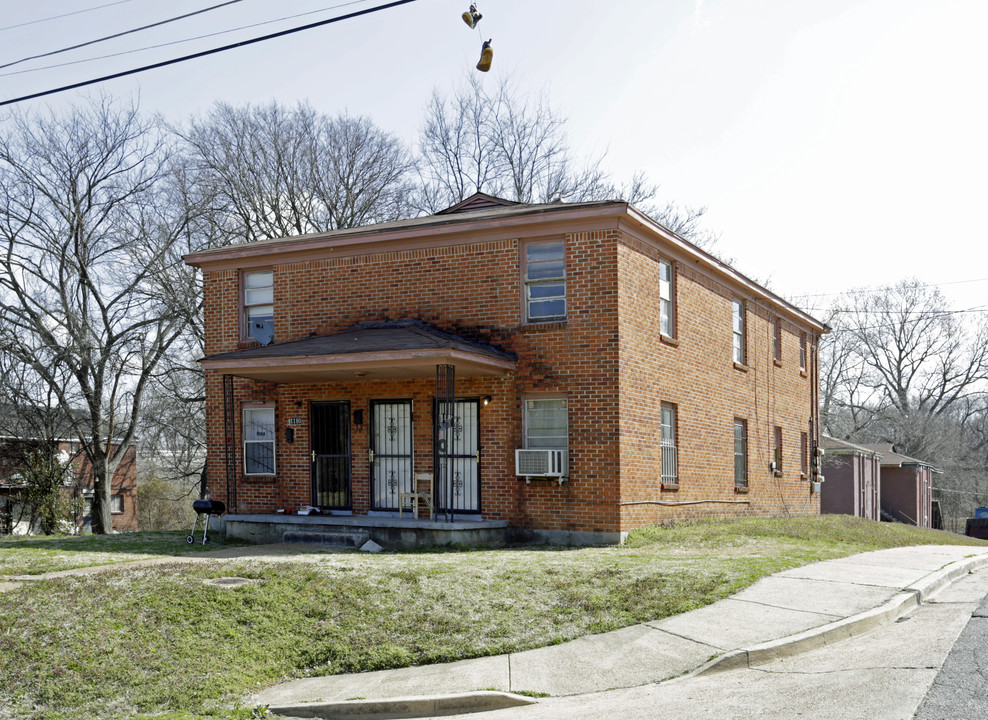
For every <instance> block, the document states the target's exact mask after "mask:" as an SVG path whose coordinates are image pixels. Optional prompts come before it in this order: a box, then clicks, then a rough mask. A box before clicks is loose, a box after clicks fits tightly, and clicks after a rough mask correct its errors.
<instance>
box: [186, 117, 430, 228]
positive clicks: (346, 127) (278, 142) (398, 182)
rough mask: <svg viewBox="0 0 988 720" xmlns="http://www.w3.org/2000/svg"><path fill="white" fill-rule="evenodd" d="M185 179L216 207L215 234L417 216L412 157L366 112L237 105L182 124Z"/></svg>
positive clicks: (206, 204) (199, 201) (196, 197)
mask: <svg viewBox="0 0 988 720" xmlns="http://www.w3.org/2000/svg"><path fill="white" fill-rule="evenodd" d="M174 132H175V133H176V134H177V135H178V136H179V137H180V138H181V139H182V140H183V145H184V150H183V155H184V160H183V163H182V170H181V172H182V173H183V174H184V178H183V179H182V184H183V186H184V187H185V189H186V192H187V193H188V195H189V199H190V200H193V201H194V204H195V205H196V206H199V207H203V208H209V213H208V215H207V217H208V218H209V220H210V222H211V223H212V225H213V227H212V228H211V235H212V237H213V238H214V241H216V240H219V241H221V242H252V241H255V240H260V239H264V238H272V237H286V236H292V235H303V234H306V233H312V232H320V231H326V230H333V229H337V228H351V227H358V226H360V225H367V224H370V223H375V222H385V221H389V220H397V219H399V218H403V217H408V216H409V215H410V214H412V212H413V211H412V209H411V206H410V204H409V197H410V194H411V191H412V185H411V179H412V175H411V171H412V169H413V163H412V159H411V157H410V155H409V153H408V151H407V150H406V149H405V147H404V146H403V145H402V143H401V142H400V141H399V140H398V139H397V138H395V137H393V136H391V135H389V134H388V133H385V132H384V131H382V130H381V129H380V128H378V127H376V126H375V125H374V124H373V123H372V122H371V121H370V120H369V119H367V118H364V117H356V118H354V117H349V116H347V115H340V116H338V117H335V118H330V117H326V116H324V115H321V114H319V113H317V112H316V111H315V110H314V109H313V108H312V107H311V106H309V105H306V104H302V103H300V104H299V105H297V106H296V107H294V108H285V107H282V106H281V105H278V104H277V103H274V102H272V103H271V104H269V105H263V106H255V105H246V106H243V107H233V106H231V105H226V104H223V103H218V104H217V105H216V106H215V107H214V108H213V110H212V111H211V112H210V113H209V115H207V116H206V117H199V118H192V119H191V120H190V121H189V123H188V125H187V127H185V128H175V129H174Z"/></svg>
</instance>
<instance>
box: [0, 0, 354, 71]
mask: <svg viewBox="0 0 988 720" xmlns="http://www.w3.org/2000/svg"><path fill="white" fill-rule="evenodd" d="M367 2H369V0H350V2H344V3H339V4H337V5H330V6H329V7H324V8H319V9H318V10H309V11H307V12H302V13H296V14H294V15H284V16H282V17H279V18H275V19H273V20H263V21H261V22H256V23H251V24H249V25H240V26H239V27H235V28H230V29H229V30H218V31H216V32H211V33H205V34H203V35H193V36H192V37H188V38H184V39H182V40H170V41H168V42H163V43H158V44H157V45H145V46H144V47H139V48H134V49H132V50H122V51H120V52H115V53H108V54H107V55H96V56H94V57H88V58H82V59H80V60H72V61H70V62H62V63H55V64H54V65H42V66H41V67H35V68H29V69H27V70H15V71H14V72H7V73H0V78H2V77H12V76H14V75H24V74H27V73H33V72H41V71H43V70H54V69H56V68H61V67H69V66H71V65H81V64H83V63H88V62H94V61H96V60H106V59H108V58H115V57H121V56H123V55H133V54H134V53H139V52H145V51H147V50H157V49H158V48H163V47H170V46H172V45H182V44H184V43H188V42H193V41H195V40H204V39H206V38H211V37H217V36H219V35H229V34H230V33H234V32H239V31H241V30H250V29H251V28H256V27H262V26H264V25H273V24H275V23H280V22H284V21H285V20H295V19H296V18H300V17H306V16H308V15H318V14H319V13H324V12H329V11H330V10H338V9H339V8H341V7H347V6H349V5H363V4H365V3H367Z"/></svg>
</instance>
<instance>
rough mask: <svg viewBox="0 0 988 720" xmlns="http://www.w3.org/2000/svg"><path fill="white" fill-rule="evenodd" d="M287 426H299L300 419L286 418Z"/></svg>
mask: <svg viewBox="0 0 988 720" xmlns="http://www.w3.org/2000/svg"><path fill="white" fill-rule="evenodd" d="M288 424H289V425H301V424H302V418H300V417H291V418H288Z"/></svg>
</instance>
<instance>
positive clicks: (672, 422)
mask: <svg viewBox="0 0 988 720" xmlns="http://www.w3.org/2000/svg"><path fill="white" fill-rule="evenodd" d="M662 484H663V485H678V484H679V457H678V453H677V452H676V407H675V405H669V404H668V403H663V404H662Z"/></svg>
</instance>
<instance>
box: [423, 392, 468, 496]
mask: <svg viewBox="0 0 988 720" xmlns="http://www.w3.org/2000/svg"><path fill="white" fill-rule="evenodd" d="M453 407H454V410H453V417H452V418H442V417H439V412H438V411H437V412H434V413H433V417H434V419H435V425H434V429H435V438H436V465H437V467H436V483H435V491H436V509H437V511H441V512H453V513H464V514H477V513H479V512H480V401H479V400H457V401H456V402H455V403H454V406H453Z"/></svg>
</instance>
